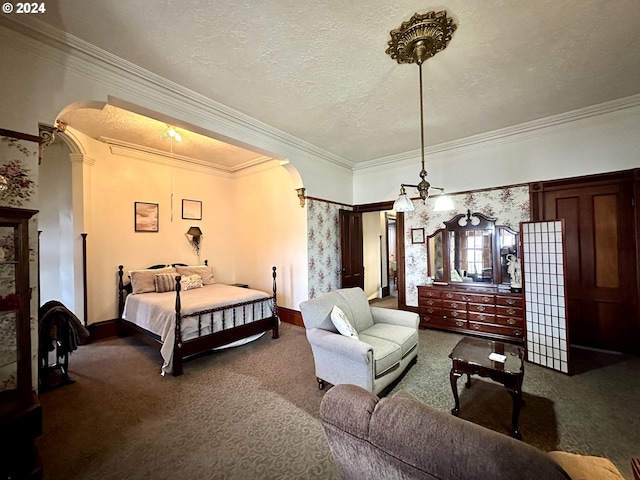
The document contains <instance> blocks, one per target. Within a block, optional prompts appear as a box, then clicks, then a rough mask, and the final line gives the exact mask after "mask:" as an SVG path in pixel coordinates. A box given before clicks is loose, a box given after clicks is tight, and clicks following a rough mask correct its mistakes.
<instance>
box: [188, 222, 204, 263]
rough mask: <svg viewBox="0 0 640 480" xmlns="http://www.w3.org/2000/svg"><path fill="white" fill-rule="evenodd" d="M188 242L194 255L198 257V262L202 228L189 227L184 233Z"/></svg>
mask: <svg viewBox="0 0 640 480" xmlns="http://www.w3.org/2000/svg"><path fill="white" fill-rule="evenodd" d="M185 235H186V236H187V239H188V240H189V243H190V244H191V246H192V247H193V250H194V252H196V256H197V257H198V263H199V262H200V242H201V241H202V230H200V227H189V230H188V231H187V233H186V234H185ZM189 237H191V238H189Z"/></svg>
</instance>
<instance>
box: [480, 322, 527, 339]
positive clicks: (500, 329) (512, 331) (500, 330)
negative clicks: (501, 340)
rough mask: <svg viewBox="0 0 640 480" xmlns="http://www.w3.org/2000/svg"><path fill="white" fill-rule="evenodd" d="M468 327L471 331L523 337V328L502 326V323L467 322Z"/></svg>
mask: <svg viewBox="0 0 640 480" xmlns="http://www.w3.org/2000/svg"><path fill="white" fill-rule="evenodd" d="M469 329H470V330H471V331H473V332H480V333H495V334H498V335H505V336H508V337H514V338H519V339H522V338H523V330H522V329H521V328H515V327H504V326H502V325H496V324H488V323H477V322H469Z"/></svg>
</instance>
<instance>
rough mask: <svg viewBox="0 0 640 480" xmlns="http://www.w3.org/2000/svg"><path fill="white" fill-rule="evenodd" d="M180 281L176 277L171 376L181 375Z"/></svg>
mask: <svg viewBox="0 0 640 480" xmlns="http://www.w3.org/2000/svg"><path fill="white" fill-rule="evenodd" d="M180 280H181V277H180V275H178V276H177V277H176V330H175V338H174V340H173V376H174V377H177V376H178V375H182V317H181V316H180V309H181V308H182V306H181V305H180Z"/></svg>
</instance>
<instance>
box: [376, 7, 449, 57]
mask: <svg viewBox="0 0 640 480" xmlns="http://www.w3.org/2000/svg"><path fill="white" fill-rule="evenodd" d="M456 28H457V25H456V24H455V23H453V19H451V18H448V17H447V12H445V11H444V10H443V11H441V12H437V13H436V12H427V13H424V14H420V13H416V14H415V15H414V16H413V17H411V19H410V20H408V21H406V22H402V25H400V28H398V29H397V30H391V40H389V42H388V44H389V48H387V51H386V53H388V54H389V55H391V58H392V59H394V60H397V61H398V63H419V64H421V63H422V62H424V61H425V60H427V59H428V58H431V57H433V56H434V55H435V54H436V53H438V52H440V51H441V50H444V49H445V48H447V44H448V43H449V40H451V35H452V34H453V32H455V30H456Z"/></svg>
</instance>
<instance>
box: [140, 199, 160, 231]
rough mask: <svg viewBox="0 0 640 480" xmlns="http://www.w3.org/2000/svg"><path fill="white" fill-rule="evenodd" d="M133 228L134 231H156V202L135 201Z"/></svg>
mask: <svg viewBox="0 0 640 480" xmlns="http://www.w3.org/2000/svg"><path fill="white" fill-rule="evenodd" d="M134 211H135V216H134V218H135V220H134V221H135V229H136V232H157V231H158V204H157V203H147V202H135V203H134Z"/></svg>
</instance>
